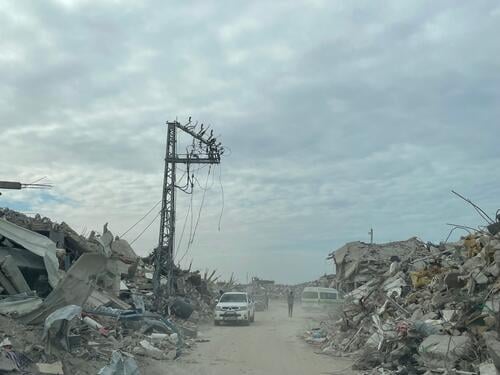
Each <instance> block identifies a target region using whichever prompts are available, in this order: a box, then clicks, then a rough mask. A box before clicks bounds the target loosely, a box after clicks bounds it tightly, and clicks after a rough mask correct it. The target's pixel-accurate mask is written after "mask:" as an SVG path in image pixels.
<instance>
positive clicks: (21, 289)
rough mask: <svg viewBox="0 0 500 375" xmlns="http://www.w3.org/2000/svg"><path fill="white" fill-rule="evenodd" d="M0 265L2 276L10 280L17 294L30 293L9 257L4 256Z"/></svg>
mask: <svg viewBox="0 0 500 375" xmlns="http://www.w3.org/2000/svg"><path fill="white" fill-rule="evenodd" d="M0 263H1V265H0V267H1V268H2V272H3V274H4V275H5V276H6V277H7V278H8V279H9V280H10V282H11V283H12V285H13V286H14V288H16V290H17V292H18V293H28V292H30V291H31V289H30V287H29V285H28V283H27V282H26V279H25V278H24V276H23V274H22V273H21V271H20V270H19V267H18V266H17V264H16V263H15V262H14V260H13V259H12V257H11V256H10V255H9V256H6V257H5V258H4V259H3V261H1V260H0Z"/></svg>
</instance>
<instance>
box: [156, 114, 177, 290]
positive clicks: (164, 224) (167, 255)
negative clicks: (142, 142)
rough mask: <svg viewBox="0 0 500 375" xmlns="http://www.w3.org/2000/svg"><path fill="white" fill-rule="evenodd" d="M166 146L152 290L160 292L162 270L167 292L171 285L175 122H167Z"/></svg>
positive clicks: (175, 143)
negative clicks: (164, 275)
mask: <svg viewBox="0 0 500 375" xmlns="http://www.w3.org/2000/svg"><path fill="white" fill-rule="evenodd" d="M167 126H168V128H167V146H166V151H165V171H164V174H163V194H162V205H161V215H160V216H161V219H160V236H159V239H158V248H157V249H156V256H155V270H154V275H153V290H154V293H155V294H156V295H157V296H159V295H160V293H161V288H160V287H161V285H160V279H161V274H162V270H164V271H166V274H167V293H168V294H169V295H170V294H171V292H172V287H173V262H174V261H173V259H174V236H175V161H174V160H175V156H176V145H177V127H176V122H168V123H167Z"/></svg>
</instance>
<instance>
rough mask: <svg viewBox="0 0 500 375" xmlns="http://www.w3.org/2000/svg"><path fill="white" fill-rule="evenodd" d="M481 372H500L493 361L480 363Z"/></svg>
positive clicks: (494, 373)
mask: <svg viewBox="0 0 500 375" xmlns="http://www.w3.org/2000/svg"><path fill="white" fill-rule="evenodd" d="M479 373H480V374H481V375H498V374H499V373H500V372H499V371H498V370H497V368H496V367H495V365H494V364H493V363H488V362H483V363H481V364H480V365H479Z"/></svg>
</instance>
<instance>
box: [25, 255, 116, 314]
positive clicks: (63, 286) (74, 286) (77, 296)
mask: <svg viewBox="0 0 500 375" xmlns="http://www.w3.org/2000/svg"><path fill="white" fill-rule="evenodd" d="M107 261H108V259H107V258H106V257H104V256H103V255H100V254H83V255H82V256H81V257H80V258H78V260H77V261H76V262H75V263H74V264H73V266H72V267H71V268H70V269H69V271H68V272H67V273H66V275H65V276H64V279H62V280H61V282H60V283H59V285H57V287H56V288H55V289H54V290H53V291H52V292H51V293H50V294H49V295H48V297H47V298H46V299H45V301H43V304H42V305H41V306H40V308H38V309H37V310H35V311H33V312H31V313H30V314H27V315H25V316H23V317H21V320H22V321H23V322H24V323H28V324H39V323H42V322H43V321H45V318H46V317H47V316H48V315H49V314H51V313H52V312H54V311H56V310H57V309H59V308H61V307H64V306H66V305H78V306H83V305H84V304H85V302H86V301H87V299H88V297H89V296H90V294H91V293H92V291H93V290H94V288H95V287H96V280H97V279H98V278H99V275H101V274H102V273H103V272H105V270H106V266H107Z"/></svg>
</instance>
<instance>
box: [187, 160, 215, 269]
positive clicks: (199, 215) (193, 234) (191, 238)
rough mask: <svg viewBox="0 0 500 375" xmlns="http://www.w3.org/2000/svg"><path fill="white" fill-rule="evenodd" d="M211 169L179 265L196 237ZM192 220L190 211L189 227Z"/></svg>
mask: <svg viewBox="0 0 500 375" xmlns="http://www.w3.org/2000/svg"><path fill="white" fill-rule="evenodd" d="M211 169H212V167H211V166H210V167H209V168H208V174H207V178H206V181H205V189H203V188H202V190H203V195H202V198H201V203H200V209H199V210H198V217H197V219H196V224H195V226H194V231H192V232H191V234H190V238H189V241H188V244H187V246H186V250H185V251H184V254H183V255H182V257H181V259H179V263H180V262H182V260H183V259H184V258H185V257H186V255H187V254H188V253H189V250H190V249H191V245H192V244H193V242H194V238H195V236H196V230H197V229H198V224H199V222H200V217H201V210H202V209H203V205H204V203H205V195H206V193H207V190H208V189H207V186H208V178H209V176H210V172H211ZM192 219H193V214H192V211H191V225H192Z"/></svg>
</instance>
